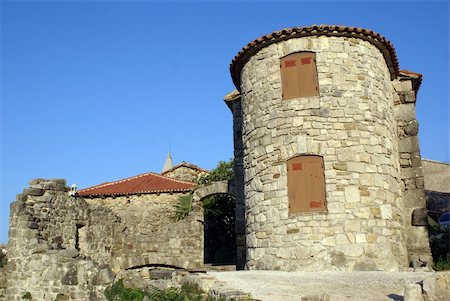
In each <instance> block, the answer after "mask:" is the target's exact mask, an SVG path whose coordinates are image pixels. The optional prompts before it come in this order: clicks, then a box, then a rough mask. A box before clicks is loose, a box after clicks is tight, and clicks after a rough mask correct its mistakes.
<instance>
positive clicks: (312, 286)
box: [208, 271, 433, 301]
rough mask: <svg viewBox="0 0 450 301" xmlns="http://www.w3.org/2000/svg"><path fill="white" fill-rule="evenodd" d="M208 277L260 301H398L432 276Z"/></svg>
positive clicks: (242, 273)
mask: <svg viewBox="0 0 450 301" xmlns="http://www.w3.org/2000/svg"><path fill="white" fill-rule="evenodd" d="M208 274H209V275H210V276H213V277H214V278H215V279H216V280H217V281H219V282H222V283H223V285H225V286H226V287H227V288H230V289H234V290H239V291H242V292H245V293H250V294H251V296H252V297H253V298H255V299H259V300H262V301H296V300H298V301H300V300H301V299H302V297H305V296H311V297H312V296H314V295H315V296H321V295H322V294H324V293H326V294H328V296H329V300H330V301H341V300H368V301H372V300H373V301H379V300H390V301H392V300H397V301H400V300H403V295H404V290H405V286H406V284H409V283H418V282H420V281H422V280H423V279H424V278H425V277H427V276H430V275H432V274H433V273H432V272H309V273H307V272H280V271H233V272H208ZM305 299H306V298H305ZM311 300H313V299H311ZM317 300H318V299H317Z"/></svg>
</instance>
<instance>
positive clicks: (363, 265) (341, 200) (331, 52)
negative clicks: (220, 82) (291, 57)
mask: <svg viewBox="0 0 450 301" xmlns="http://www.w3.org/2000/svg"><path fill="white" fill-rule="evenodd" d="M362 33H368V31H363V30H362V29H352V28H350V29H348V28H344V29H339V28H336V27H327V26H324V27H322V26H321V27H311V28H295V29H291V30H284V31H280V32H275V33H273V34H270V35H266V36H264V37H262V38H260V39H257V40H255V41H254V42H252V43H250V44H249V45H247V46H246V47H244V49H243V50H242V51H241V52H240V53H239V54H238V56H237V57H236V58H235V60H234V61H233V63H232V65H231V70H232V76H233V81H234V82H235V84H236V87H237V89H238V90H239V92H235V93H234V94H230V95H228V96H227V97H226V99H225V100H226V101H227V103H228V104H229V106H230V107H231V108H232V110H233V117H234V122H235V126H234V130H235V155H236V159H235V161H236V162H242V169H243V181H242V184H243V189H244V195H245V214H242V218H245V220H246V228H247V229H246V246H247V258H246V261H247V262H246V266H247V268H248V269H274V270H287V271H293V270H302V271H318V270H384V271H398V270H402V269H405V268H408V267H409V266H410V265H412V266H414V267H419V266H424V265H429V264H430V263H431V256H430V249H429V245H428V237H427V230H426V228H425V227H424V226H423V224H422V223H420V222H417V223H415V224H413V223H412V215H413V212H416V213H417V214H416V215H417V217H418V218H417V220H420V214H421V213H423V210H424V207H425V205H424V199H423V185H422V184H421V183H423V181H421V180H423V178H422V175H421V172H420V152H419V147H418V143H417V121H416V120H415V108H414V101H415V92H414V90H413V87H412V86H411V83H410V82H408V81H409V79H408V78H407V77H406V76H409V74H408V75H400V74H399V72H398V71H396V66H395V64H396V57H395V52H394V51H393V48H392V47H391V45H390V43H388V42H387V41H386V40H385V39H384V38H382V37H380V36H379V35H375V34H374V33H368V34H367V35H364V34H362ZM381 42H382V43H381ZM300 51H309V52H314V53H315V55H316V64H317V74H318V84H319V96H311V97H298V98H294V99H290V100H282V99H281V85H282V83H281V79H280V59H281V58H283V57H285V56H286V55H288V54H291V53H295V52H300ZM397 68H398V67H397ZM230 103H231V104H230ZM238 104H239V105H238ZM236 123H238V125H236ZM239 141H242V149H241V147H240V145H239ZM302 154H313V155H320V156H322V157H323V160H324V173H325V190H326V202H327V211H326V212H315V213H295V214H292V213H291V214H290V213H289V210H288V194H287V170H286V161H287V160H288V159H290V158H292V157H294V156H298V155H302ZM405 159H407V162H406V161H405ZM238 167H240V166H237V167H236V170H239V168H238ZM237 178H239V177H237ZM237 190H238V188H237ZM237 197H239V196H237ZM237 219H239V216H237Z"/></svg>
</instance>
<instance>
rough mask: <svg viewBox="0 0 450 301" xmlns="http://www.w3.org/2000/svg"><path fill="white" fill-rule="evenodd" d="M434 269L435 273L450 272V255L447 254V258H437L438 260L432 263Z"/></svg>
mask: <svg viewBox="0 0 450 301" xmlns="http://www.w3.org/2000/svg"><path fill="white" fill-rule="evenodd" d="M434 269H435V270H436V271H448V270H450V253H447V256H439V258H438V260H437V261H436V262H435V263H434Z"/></svg>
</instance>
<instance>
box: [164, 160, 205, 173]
mask: <svg viewBox="0 0 450 301" xmlns="http://www.w3.org/2000/svg"><path fill="white" fill-rule="evenodd" d="M180 167H187V168H190V169H194V170H196V171H199V172H207V173H209V171H207V170H206V169H204V168H201V167H198V166H197V165H194V164H190V163H187V162H186V161H183V162H181V163H180V164H177V165H175V166H174V167H172V168H171V169H169V170H166V171H163V172H162V173H161V174H162V175H165V174H167V173H169V172H171V171H174V170H175V169H177V168H180Z"/></svg>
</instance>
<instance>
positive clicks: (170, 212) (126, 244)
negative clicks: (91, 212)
mask: <svg viewBox="0 0 450 301" xmlns="http://www.w3.org/2000/svg"><path fill="white" fill-rule="evenodd" d="M181 195H184V194H182V193H174V194H170V193H161V194H142V195H131V196H120V197H115V198H113V197H107V198H92V199H85V200H86V202H87V203H88V204H89V205H90V206H91V208H92V209H100V208H107V209H109V210H111V211H112V212H114V214H115V215H117V216H118V217H119V218H120V220H121V223H120V225H121V227H122V229H121V231H120V233H119V234H117V236H116V237H113V238H112V241H113V245H112V249H111V256H110V257H109V258H108V260H109V263H110V265H111V266H112V268H113V270H114V271H118V270H121V269H127V268H132V267H136V266H141V265H151V264H154V265H158V264H165V265H173V266H177V267H183V268H196V267H201V266H202V265H203V224H202V221H203V211H202V208H201V206H199V205H198V203H195V204H194V207H193V208H194V209H193V211H192V212H191V213H190V214H189V216H188V217H187V218H185V219H183V220H181V221H178V222H175V221H174V220H173V216H174V213H175V209H174V206H175V204H176V203H177V202H178V198H179V197H180V196H181ZM106 239H111V238H108V237H106ZM91 243H92V242H91V241H90V240H89V239H87V240H85V241H83V242H80V249H81V251H82V253H83V254H86V256H89V257H91V258H95V259H96V260H98V261H100V262H103V260H101V259H100V258H97V256H98V255H97V253H98V248H92V247H90V245H91ZM105 263H106V262H105Z"/></svg>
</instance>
